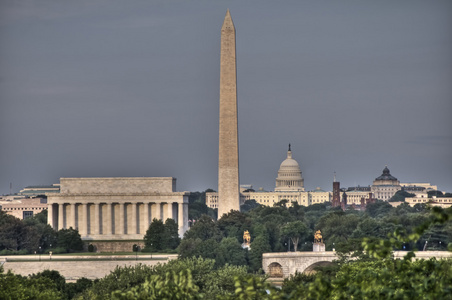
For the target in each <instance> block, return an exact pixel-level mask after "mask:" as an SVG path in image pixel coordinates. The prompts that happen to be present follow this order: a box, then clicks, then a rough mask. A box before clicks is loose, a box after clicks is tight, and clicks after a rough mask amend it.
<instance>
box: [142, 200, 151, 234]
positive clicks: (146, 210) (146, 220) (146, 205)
mask: <svg viewBox="0 0 452 300" xmlns="http://www.w3.org/2000/svg"><path fill="white" fill-rule="evenodd" d="M143 205H144V212H143V213H144V216H143V223H144V224H143V226H141V227H142V228H143V229H144V232H146V230H148V227H149V203H147V202H145V203H143Z"/></svg>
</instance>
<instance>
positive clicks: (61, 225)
mask: <svg viewBox="0 0 452 300" xmlns="http://www.w3.org/2000/svg"><path fill="white" fill-rule="evenodd" d="M61 229H64V203H59V204H58V230H61Z"/></svg>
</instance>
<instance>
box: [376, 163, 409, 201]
mask: <svg viewBox="0 0 452 300" xmlns="http://www.w3.org/2000/svg"><path fill="white" fill-rule="evenodd" d="M401 189H402V186H401V185H400V182H399V181H398V180H397V178H395V177H394V176H392V175H391V173H390V172H389V169H388V167H387V166H385V168H384V169H383V174H381V176H379V177H377V178H375V180H374V181H373V183H372V186H371V192H372V194H373V196H374V197H375V198H376V199H380V200H384V201H388V200H389V199H391V198H392V196H394V194H395V193H397V192H398V191H400V190H401Z"/></svg>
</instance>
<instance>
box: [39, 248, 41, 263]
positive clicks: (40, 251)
mask: <svg viewBox="0 0 452 300" xmlns="http://www.w3.org/2000/svg"><path fill="white" fill-rule="evenodd" d="M39 261H41V246H39Z"/></svg>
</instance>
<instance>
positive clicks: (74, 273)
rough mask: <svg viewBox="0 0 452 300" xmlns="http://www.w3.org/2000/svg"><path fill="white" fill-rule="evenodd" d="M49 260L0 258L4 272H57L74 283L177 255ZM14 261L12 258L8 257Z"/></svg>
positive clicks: (166, 259)
mask: <svg viewBox="0 0 452 300" xmlns="http://www.w3.org/2000/svg"><path fill="white" fill-rule="evenodd" d="M55 258H56V257H55V256H54V258H53V259H52V260H49V258H48V256H46V257H44V256H42V260H41V261H8V259H6V261H5V258H0V261H1V263H3V267H4V270H5V272H7V271H8V270H11V272H13V273H14V274H19V275H22V276H27V275H31V274H36V273H38V272H42V271H44V270H55V271H58V272H59V273H60V274H61V275H62V276H63V277H64V278H66V281H75V280H77V279H79V278H82V277H86V278H88V279H97V278H102V277H105V276H106V275H108V274H110V272H111V271H113V270H114V269H115V268H116V267H125V266H134V265H137V264H143V265H147V266H153V265H156V264H159V263H160V264H164V263H166V262H167V261H168V260H170V259H175V258H177V255H170V256H157V259H152V260H150V259H149V258H148V259H147V260H143V259H142V257H140V256H138V260H133V259H134V258H135V257H134V256H133V255H132V256H130V257H129V260H117V259H119V258H117V257H105V260H91V259H93V258H92V257H88V259H87V260H82V259H80V258H78V259H79V260H77V261H61V260H58V259H55ZM10 259H14V257H10Z"/></svg>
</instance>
